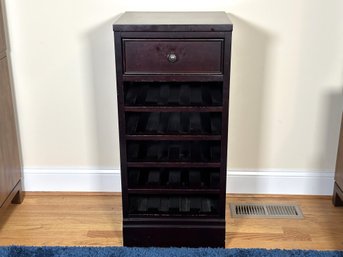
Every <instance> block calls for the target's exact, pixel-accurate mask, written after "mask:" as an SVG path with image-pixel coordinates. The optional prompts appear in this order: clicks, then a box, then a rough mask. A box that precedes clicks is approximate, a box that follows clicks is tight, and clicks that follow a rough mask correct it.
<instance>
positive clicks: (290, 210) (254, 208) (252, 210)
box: [230, 203, 304, 219]
mask: <svg viewBox="0 0 343 257" xmlns="http://www.w3.org/2000/svg"><path fill="white" fill-rule="evenodd" d="M230 211H231V217H232V218H292V219H302V218H303V217H304V216H303V214H302V212H301V209H300V207H299V206H298V205H291V204H258V203H230Z"/></svg>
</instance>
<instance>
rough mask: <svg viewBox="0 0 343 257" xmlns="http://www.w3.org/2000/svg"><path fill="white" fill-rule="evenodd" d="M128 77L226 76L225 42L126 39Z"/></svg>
mask: <svg viewBox="0 0 343 257" xmlns="http://www.w3.org/2000/svg"><path fill="white" fill-rule="evenodd" d="M123 45H124V53H123V55H124V56H123V57H124V73H125V74H182V73H203V74H222V70H223V69H222V63H223V62H222V52H223V40H222V39H206V40H201V39H190V40H161V39H155V40H154V39H124V40H123Z"/></svg>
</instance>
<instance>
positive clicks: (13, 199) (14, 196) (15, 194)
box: [0, 180, 24, 214]
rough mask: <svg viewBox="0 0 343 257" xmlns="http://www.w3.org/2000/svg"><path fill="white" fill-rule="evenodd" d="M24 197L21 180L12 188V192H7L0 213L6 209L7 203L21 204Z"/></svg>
mask: <svg viewBox="0 0 343 257" xmlns="http://www.w3.org/2000/svg"><path fill="white" fill-rule="evenodd" d="M23 199H24V191H23V189H22V183H21V180H20V181H19V182H18V183H17V185H16V186H15V187H14V188H13V190H12V192H11V193H10V194H9V196H8V197H7V199H6V200H5V202H4V203H3V205H1V207H0V214H1V213H2V212H3V211H4V210H5V209H6V207H7V206H8V205H10V204H11V203H12V204H21V203H22V202H23Z"/></svg>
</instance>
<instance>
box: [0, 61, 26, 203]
mask: <svg viewBox="0 0 343 257" xmlns="http://www.w3.org/2000/svg"><path fill="white" fill-rule="evenodd" d="M0 78H1V79H0V155H1V157H0V160H1V162H2V164H1V165H0V169H1V170H0V178H1V179H0V203H1V204H2V203H3V201H4V199H5V198H6V197H7V196H8V195H9V193H10V192H11V191H12V189H13V187H14V186H15V185H16V184H17V183H18V181H19V180H20V176H21V166H20V159H19V147H18V139H17V133H16V122H15V112H14V105H13V99H12V91H11V84H10V76H9V69H8V60H7V58H6V57H5V58H3V59H1V60H0Z"/></svg>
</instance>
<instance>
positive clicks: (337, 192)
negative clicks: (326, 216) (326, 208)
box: [332, 182, 343, 206]
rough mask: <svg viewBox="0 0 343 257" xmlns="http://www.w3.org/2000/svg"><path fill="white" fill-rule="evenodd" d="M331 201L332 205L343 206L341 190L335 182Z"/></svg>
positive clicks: (342, 192)
mask: <svg viewBox="0 0 343 257" xmlns="http://www.w3.org/2000/svg"><path fill="white" fill-rule="evenodd" d="M332 203H333V205H334V206H343V191H342V190H341V189H340V188H339V186H338V185H337V183H336V182H335V186H334V189H333V196H332Z"/></svg>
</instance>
